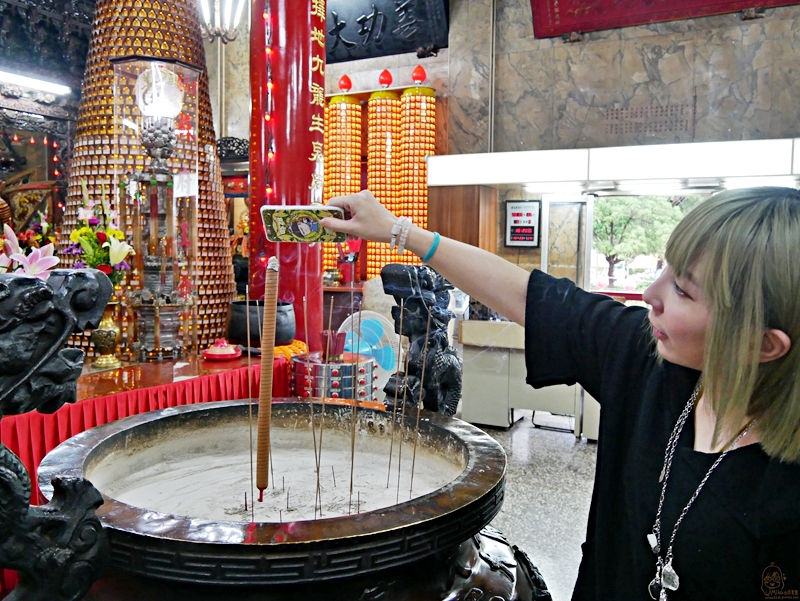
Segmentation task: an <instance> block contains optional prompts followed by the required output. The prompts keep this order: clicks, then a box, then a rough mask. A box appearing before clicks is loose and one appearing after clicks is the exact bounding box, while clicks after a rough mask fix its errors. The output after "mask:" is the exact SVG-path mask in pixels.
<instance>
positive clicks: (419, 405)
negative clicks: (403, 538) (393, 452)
mask: <svg viewBox="0 0 800 601" xmlns="http://www.w3.org/2000/svg"><path fill="white" fill-rule="evenodd" d="M430 332H431V312H430V309H428V325H426V326H425V344H424V345H423V346H422V373H421V374H420V377H419V403H417V423H416V425H415V426H414V453H413V455H412V458H411V483H410V484H409V485H408V498H409V499H410V498H411V491H412V490H414V466H415V465H416V463H417V443H418V442H419V414H420V412H421V411H422V394H423V391H424V390H425V386H424V384H425V364H426V363H427V361H428V340H429V338H428V336H429V335H430Z"/></svg>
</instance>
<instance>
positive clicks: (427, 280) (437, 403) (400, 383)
mask: <svg viewBox="0 0 800 601" xmlns="http://www.w3.org/2000/svg"><path fill="white" fill-rule="evenodd" d="M381 279H382V280H383V289H384V291H385V292H386V293H387V294H391V295H392V296H393V297H394V299H395V301H396V302H397V305H398V306H396V307H392V317H393V318H394V322H395V331H396V332H397V333H398V334H402V335H405V336H407V337H408V339H409V342H410V345H409V349H408V370H407V373H405V372H403V371H401V370H399V371H398V372H397V373H396V374H394V375H392V376H391V377H390V378H389V381H388V382H387V384H386V386H385V387H384V389H383V390H384V392H385V393H386V400H385V404H386V405H387V407H389V408H391V407H393V406H394V400H395V398H397V399H398V403H399V402H400V401H401V400H402V399H405V402H406V403H407V404H408V405H407V407H416V406H417V404H418V403H419V402H420V397H421V400H422V403H423V407H424V408H425V409H427V410H429V411H437V412H439V413H442V414H444V415H454V414H455V412H456V409H457V408H458V402H459V400H461V362H460V361H459V359H458V356H457V355H456V351H455V349H454V348H453V347H452V346H450V341H449V339H448V336H447V324H448V323H449V322H450V320H451V319H452V318H453V317H454V315H453V313H452V312H451V311H449V310H448V308H447V305H448V303H449V300H450V293H449V290H452V288H453V286H452V285H451V284H450V283H449V282H448V281H447V280H445V279H444V278H443V277H442V276H441V275H439V274H438V273H436V272H435V271H434V270H432V269H431V268H430V267H426V266H424V265H423V266H410V265H399V264H396V263H390V264H388V265H386V266H385V267H384V268H383V269H382V270H381ZM401 300H402V302H403V320H402V322H403V324H402V325H403V328H402V331H400V302H401ZM429 316H430V328H428V319H429ZM426 332H427V337H426ZM425 354H427V359H425ZM423 359H425V360H424V361H423ZM423 362H424V363H425V377H424V378H423V377H422V366H423ZM420 385H421V386H422V387H423V388H424V390H420Z"/></svg>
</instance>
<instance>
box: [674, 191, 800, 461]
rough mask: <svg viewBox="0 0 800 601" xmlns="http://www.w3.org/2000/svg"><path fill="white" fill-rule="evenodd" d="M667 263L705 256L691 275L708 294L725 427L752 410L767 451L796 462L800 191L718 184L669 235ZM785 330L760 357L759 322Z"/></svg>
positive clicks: (799, 456) (717, 407) (730, 428)
mask: <svg viewBox="0 0 800 601" xmlns="http://www.w3.org/2000/svg"><path fill="white" fill-rule="evenodd" d="M666 259H667V262H668V263H669V265H670V267H671V269H672V271H673V273H674V274H675V275H676V276H678V277H681V276H684V275H686V274H687V273H688V272H690V271H691V270H692V268H693V267H694V266H695V264H696V263H697V262H698V261H700V260H702V261H704V262H705V267H706V269H705V281H702V282H697V283H698V285H700V287H701V288H702V290H703V292H704V294H705V296H706V298H707V299H708V301H709V304H710V306H711V311H712V317H711V323H710V324H709V327H708V331H707V333H706V344H705V355H704V365H703V374H704V386H705V387H706V394H707V395H708V398H709V399H710V401H711V404H712V407H713V409H714V411H715V414H716V416H717V425H716V428H715V432H714V444H716V443H717V440H718V438H719V437H720V434H721V433H722V432H725V433H727V434H731V433H733V436H735V435H736V433H738V431H739V428H740V427H741V425H742V423H743V422H744V420H745V419H747V418H748V417H749V418H756V419H757V420H758V421H757V423H756V426H755V427H756V428H757V430H758V433H759V436H760V441H761V446H762V448H763V449H764V451H765V452H766V453H767V454H768V455H770V456H771V457H777V458H779V459H781V460H782V461H789V462H800V192H798V191H797V190H794V189H792V188H751V189H747V190H733V191H726V192H720V193H719V194H715V195H714V196H712V197H710V198H708V199H707V200H705V201H704V202H702V203H700V204H699V205H697V206H696V207H695V208H694V209H693V210H692V211H690V212H689V213H688V214H687V215H686V217H684V219H683V220H682V221H681V222H680V223H679V224H678V226H677V227H676V228H675V230H674V231H673V233H672V235H671V236H670V239H669V241H668V242H667V250H666ZM768 328H776V329H779V330H782V331H783V332H785V333H786V334H787V335H788V336H789V338H790V340H791V341H792V346H791V348H790V350H789V352H788V353H787V354H786V355H784V356H783V357H781V358H779V359H776V360H773V361H769V362H766V363H759V361H758V357H759V351H760V350H761V344H762V340H763V333H764V330H765V329H768Z"/></svg>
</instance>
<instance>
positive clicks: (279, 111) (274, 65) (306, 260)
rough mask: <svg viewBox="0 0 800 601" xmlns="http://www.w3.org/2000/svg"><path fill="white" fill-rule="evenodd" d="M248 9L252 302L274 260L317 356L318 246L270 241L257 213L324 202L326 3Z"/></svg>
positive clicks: (273, 2) (256, 0) (293, 1)
mask: <svg viewBox="0 0 800 601" xmlns="http://www.w3.org/2000/svg"><path fill="white" fill-rule="evenodd" d="M251 10H252V20H251V23H252V24H251V29H250V90H251V98H252V100H251V102H252V110H251V115H250V296H251V297H252V298H259V299H260V298H263V297H264V279H265V276H264V271H265V267H266V261H267V259H268V258H269V257H270V256H277V257H278V259H279V261H280V284H279V290H278V298H280V299H282V300H289V299H292V300H293V302H294V309H295V316H296V318H297V338H299V339H301V340H305V341H306V342H307V343H308V344H309V347H310V348H311V350H321V342H320V339H319V335H318V333H319V332H320V331H321V330H322V327H323V326H322V324H323V320H322V250H321V246H320V245H316V246H314V247H311V246H310V245H308V244H288V243H284V244H274V243H270V242H267V240H266V237H265V235H264V228H263V226H262V224H261V214H260V208H261V206H263V205H265V204H270V205H307V204H311V203H312V202H315V203H319V202H322V173H323V167H322V144H323V134H324V132H323V127H322V123H323V119H324V114H325V112H324V111H325V97H324V90H325V71H324V69H325V33H324V32H325V2H324V0H322V1H321V0H253V1H252V4H251ZM304 298H305V304H304V303H303V299H304ZM306 320H307V323H308V338H309V340H306V335H305V330H306Z"/></svg>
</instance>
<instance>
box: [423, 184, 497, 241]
mask: <svg viewBox="0 0 800 601" xmlns="http://www.w3.org/2000/svg"><path fill="white" fill-rule="evenodd" d="M497 204H498V202H497V190H496V189H494V188H489V187H488V186H435V187H431V188H429V189H428V229H429V230H431V231H433V232H439V233H440V234H441V235H442V236H447V237H448V238H452V239H454V240H458V241H460V242H465V243H466V244H471V245H472V246H477V247H478V248H482V249H484V250H488V251H489V252H491V253H496V252H497Z"/></svg>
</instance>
